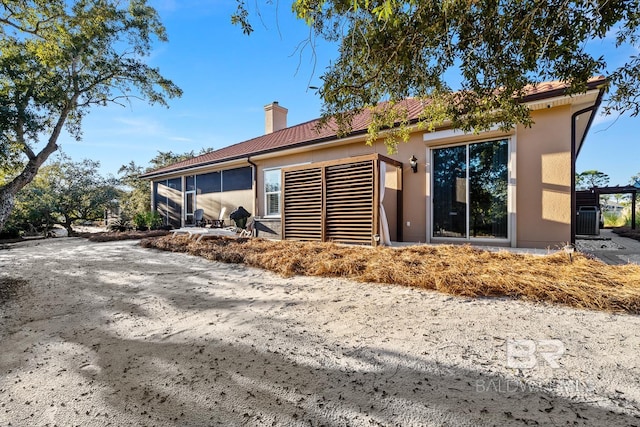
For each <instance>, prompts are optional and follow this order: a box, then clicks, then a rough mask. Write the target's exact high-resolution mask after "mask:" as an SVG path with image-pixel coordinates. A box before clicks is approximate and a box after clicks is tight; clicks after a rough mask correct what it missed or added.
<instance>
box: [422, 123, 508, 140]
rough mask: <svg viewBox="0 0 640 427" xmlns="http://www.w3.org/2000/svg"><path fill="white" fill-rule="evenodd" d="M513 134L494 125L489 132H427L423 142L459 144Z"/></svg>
mask: <svg viewBox="0 0 640 427" xmlns="http://www.w3.org/2000/svg"><path fill="white" fill-rule="evenodd" d="M511 134H512V132H503V131H501V130H500V128H499V126H498V125H493V126H491V128H489V130H487V131H484V132H464V131H462V130H460V129H445V130H439V131H435V132H427V133H424V134H423V135H422V140H423V141H424V142H427V143H429V142H434V141H441V142H457V141H459V140H460V141H462V140H464V141H470V140H475V139H485V138H491V137H494V136H507V135H511Z"/></svg>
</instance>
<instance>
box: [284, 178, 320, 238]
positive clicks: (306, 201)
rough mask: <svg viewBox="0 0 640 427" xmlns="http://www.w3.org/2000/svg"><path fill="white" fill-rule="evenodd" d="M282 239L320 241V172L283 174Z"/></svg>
mask: <svg viewBox="0 0 640 427" xmlns="http://www.w3.org/2000/svg"><path fill="white" fill-rule="evenodd" d="M282 184H283V190H284V211H283V212H284V217H283V234H284V235H283V238H285V239H290V240H310V241H322V169H321V168H308V169H301V170H292V171H286V170H285V171H283V182H282Z"/></svg>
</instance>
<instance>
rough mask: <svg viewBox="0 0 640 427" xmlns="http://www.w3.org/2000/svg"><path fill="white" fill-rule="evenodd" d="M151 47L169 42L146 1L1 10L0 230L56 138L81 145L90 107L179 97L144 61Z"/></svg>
mask: <svg viewBox="0 0 640 427" xmlns="http://www.w3.org/2000/svg"><path fill="white" fill-rule="evenodd" d="M156 40H157V41H166V40H167V36H166V33H165V29H164V27H163V25H162V24H161V22H160V20H159V17H158V15H157V13H156V11H155V9H153V8H152V7H150V6H149V5H148V4H147V1H146V0H127V1H123V0H76V1H73V2H71V1H67V0H4V1H3V2H2V4H1V5H0V109H1V111H0V129H1V133H0V170H1V171H2V172H0V179H1V181H0V229H1V228H2V226H3V225H4V223H5V221H6V219H7V217H8V216H9V213H10V212H11V209H12V207H13V205H14V200H15V195H16V193H17V192H18V191H19V190H20V189H21V188H23V187H24V186H25V185H27V184H28V183H29V182H31V181H32V180H33V178H34V177H35V176H36V174H37V172H38V169H39V168H40V167H41V166H42V164H43V163H44V162H45V160H47V158H48V157H49V156H50V155H51V154H52V153H53V152H55V151H56V150H57V149H58V146H57V141H58V138H59V136H60V134H61V132H62V131H63V130H64V129H65V128H66V130H67V131H68V132H70V133H71V134H72V135H73V136H74V137H75V138H77V139H80V138H81V136H82V118H83V117H84V116H85V115H86V114H87V113H88V112H89V111H90V110H91V109H92V108H93V107H97V106H106V105H108V104H113V103H116V104H121V105H124V104H126V103H127V102H129V101H130V100H131V99H133V98H143V99H146V100H148V101H149V102H150V103H156V104H160V105H165V106H166V105H167V98H171V97H175V96H180V95H181V90H180V89H179V88H178V87H177V86H176V85H175V84H174V83H172V82H171V81H170V80H168V79H166V78H165V77H163V76H162V75H161V74H160V71H159V70H158V69H157V68H154V67H151V66H149V65H148V64H146V63H145V61H144V59H145V57H146V56H148V55H149V54H150V51H151V46H152V43H153V42H154V41H156Z"/></svg>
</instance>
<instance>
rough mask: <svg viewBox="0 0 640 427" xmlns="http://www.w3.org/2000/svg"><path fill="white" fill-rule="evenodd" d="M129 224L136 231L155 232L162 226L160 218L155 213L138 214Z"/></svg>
mask: <svg viewBox="0 0 640 427" xmlns="http://www.w3.org/2000/svg"><path fill="white" fill-rule="evenodd" d="M131 222H133V225H134V226H135V227H136V228H138V229H142V228H146V229H149V230H155V229H157V228H158V227H160V226H161V225H162V217H161V216H160V214H159V213H158V212H155V211H147V212H138V213H136V214H135V215H134V216H133V219H132V220H131Z"/></svg>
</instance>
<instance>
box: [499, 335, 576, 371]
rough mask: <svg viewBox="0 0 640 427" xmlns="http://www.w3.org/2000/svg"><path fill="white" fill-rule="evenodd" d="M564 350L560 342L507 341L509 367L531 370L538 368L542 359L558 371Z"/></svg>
mask: <svg viewBox="0 0 640 427" xmlns="http://www.w3.org/2000/svg"><path fill="white" fill-rule="evenodd" d="M564 350H565V348H564V343H563V342H562V341H560V340H507V367H509V368H516V369H531V368H534V367H536V366H538V362H539V360H540V359H541V360H544V361H545V362H546V363H547V364H548V365H549V366H550V367H551V368H552V369H558V368H560V365H559V364H558V359H560V357H562V355H563V354H564Z"/></svg>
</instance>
